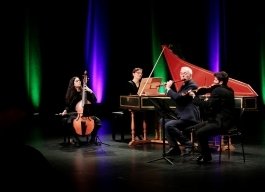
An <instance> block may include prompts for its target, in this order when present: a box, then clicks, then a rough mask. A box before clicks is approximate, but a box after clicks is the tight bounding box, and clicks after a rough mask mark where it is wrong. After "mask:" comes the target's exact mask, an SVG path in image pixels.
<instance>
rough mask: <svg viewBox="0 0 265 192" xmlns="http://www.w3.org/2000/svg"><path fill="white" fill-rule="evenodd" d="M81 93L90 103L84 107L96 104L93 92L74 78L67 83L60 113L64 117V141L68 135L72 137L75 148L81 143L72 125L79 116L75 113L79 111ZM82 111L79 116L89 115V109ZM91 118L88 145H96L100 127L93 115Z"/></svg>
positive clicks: (77, 78) (98, 121) (99, 122)
mask: <svg viewBox="0 0 265 192" xmlns="http://www.w3.org/2000/svg"><path fill="white" fill-rule="evenodd" d="M83 91H85V94H86V100H87V103H90V104H85V105H86V106H92V105H93V104H95V103H96V102H97V98H96V96H95V94H94V92H93V91H92V90H91V89H90V88H89V87H87V86H82V83H81V81H80V79H79V77H77V76H74V77H72V78H71V79H70V81H69V84H68V88H67V91H66V95H65V109H64V110H63V112H62V113H61V115H62V116H63V117H64V118H63V119H62V121H63V128H64V130H63V131H64V136H65V139H66V137H68V136H70V135H71V136H73V137H74V140H73V142H74V144H75V145H76V146H80V144H81V141H80V139H79V135H78V134H77V132H76V129H75V127H74V125H73V121H74V120H75V119H76V118H77V116H78V115H80V114H78V113H77V110H79V109H78V108H79V104H80V101H82V93H83ZM84 109H85V110H86V111H83V114H81V115H85V114H87V113H88V114H90V113H89V111H88V110H90V109H89V108H88V109H87V107H84ZM84 109H83V110H84ZM91 118H92V119H93V120H94V127H91V128H92V129H93V130H92V132H91V134H90V141H89V143H90V144H96V145H97V139H96V137H97V133H98V129H99V128H100V126H101V120H100V119H99V118H98V117H96V116H93V115H91ZM65 139H64V142H66V141H65Z"/></svg>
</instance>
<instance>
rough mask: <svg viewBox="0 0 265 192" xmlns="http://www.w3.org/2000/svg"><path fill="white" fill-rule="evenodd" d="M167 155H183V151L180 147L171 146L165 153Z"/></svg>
mask: <svg viewBox="0 0 265 192" xmlns="http://www.w3.org/2000/svg"><path fill="white" fill-rule="evenodd" d="M165 155H166V156H174V155H176V156H178V155H181V151H180V149H179V148H178V147H170V148H169V150H168V151H167V152H166V154H165Z"/></svg>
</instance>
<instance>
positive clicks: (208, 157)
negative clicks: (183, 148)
mask: <svg viewBox="0 0 265 192" xmlns="http://www.w3.org/2000/svg"><path fill="white" fill-rule="evenodd" d="M196 160H197V163H199V164H206V163H210V161H211V160H212V156H211V155H205V156H203V155H199V156H198V157H197V159H196Z"/></svg>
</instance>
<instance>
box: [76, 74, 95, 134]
mask: <svg viewBox="0 0 265 192" xmlns="http://www.w3.org/2000/svg"><path fill="white" fill-rule="evenodd" d="M87 79H88V78H87V71H85V72H84V75H83V87H82V99H81V100H80V101H79V102H78V103H77V104H76V107H75V109H76V111H77V117H76V118H75V119H74V120H73V127H74V129H75V132H76V134H77V135H80V136H88V135H89V134H90V133H91V132H92V131H93V129H94V126H95V122H94V119H93V118H92V117H91V116H89V115H84V114H85V111H84V110H85V106H87V105H89V104H91V102H89V101H88V100H87V93H86V89H85V87H86V86H87Z"/></svg>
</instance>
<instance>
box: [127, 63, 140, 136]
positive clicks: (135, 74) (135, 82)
mask: <svg viewBox="0 0 265 192" xmlns="http://www.w3.org/2000/svg"><path fill="white" fill-rule="evenodd" d="M142 77H143V69H142V68H140V67H136V68H134V69H133V70H132V79H131V80H129V81H128V87H127V91H126V92H127V93H126V94H127V95H137V93H138V89H139V87H140V83H141V80H142ZM134 120H135V130H134V131H135V138H134V139H135V140H136V141H137V140H142V139H143V121H144V117H143V112H142V111H135V112H134Z"/></svg>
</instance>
